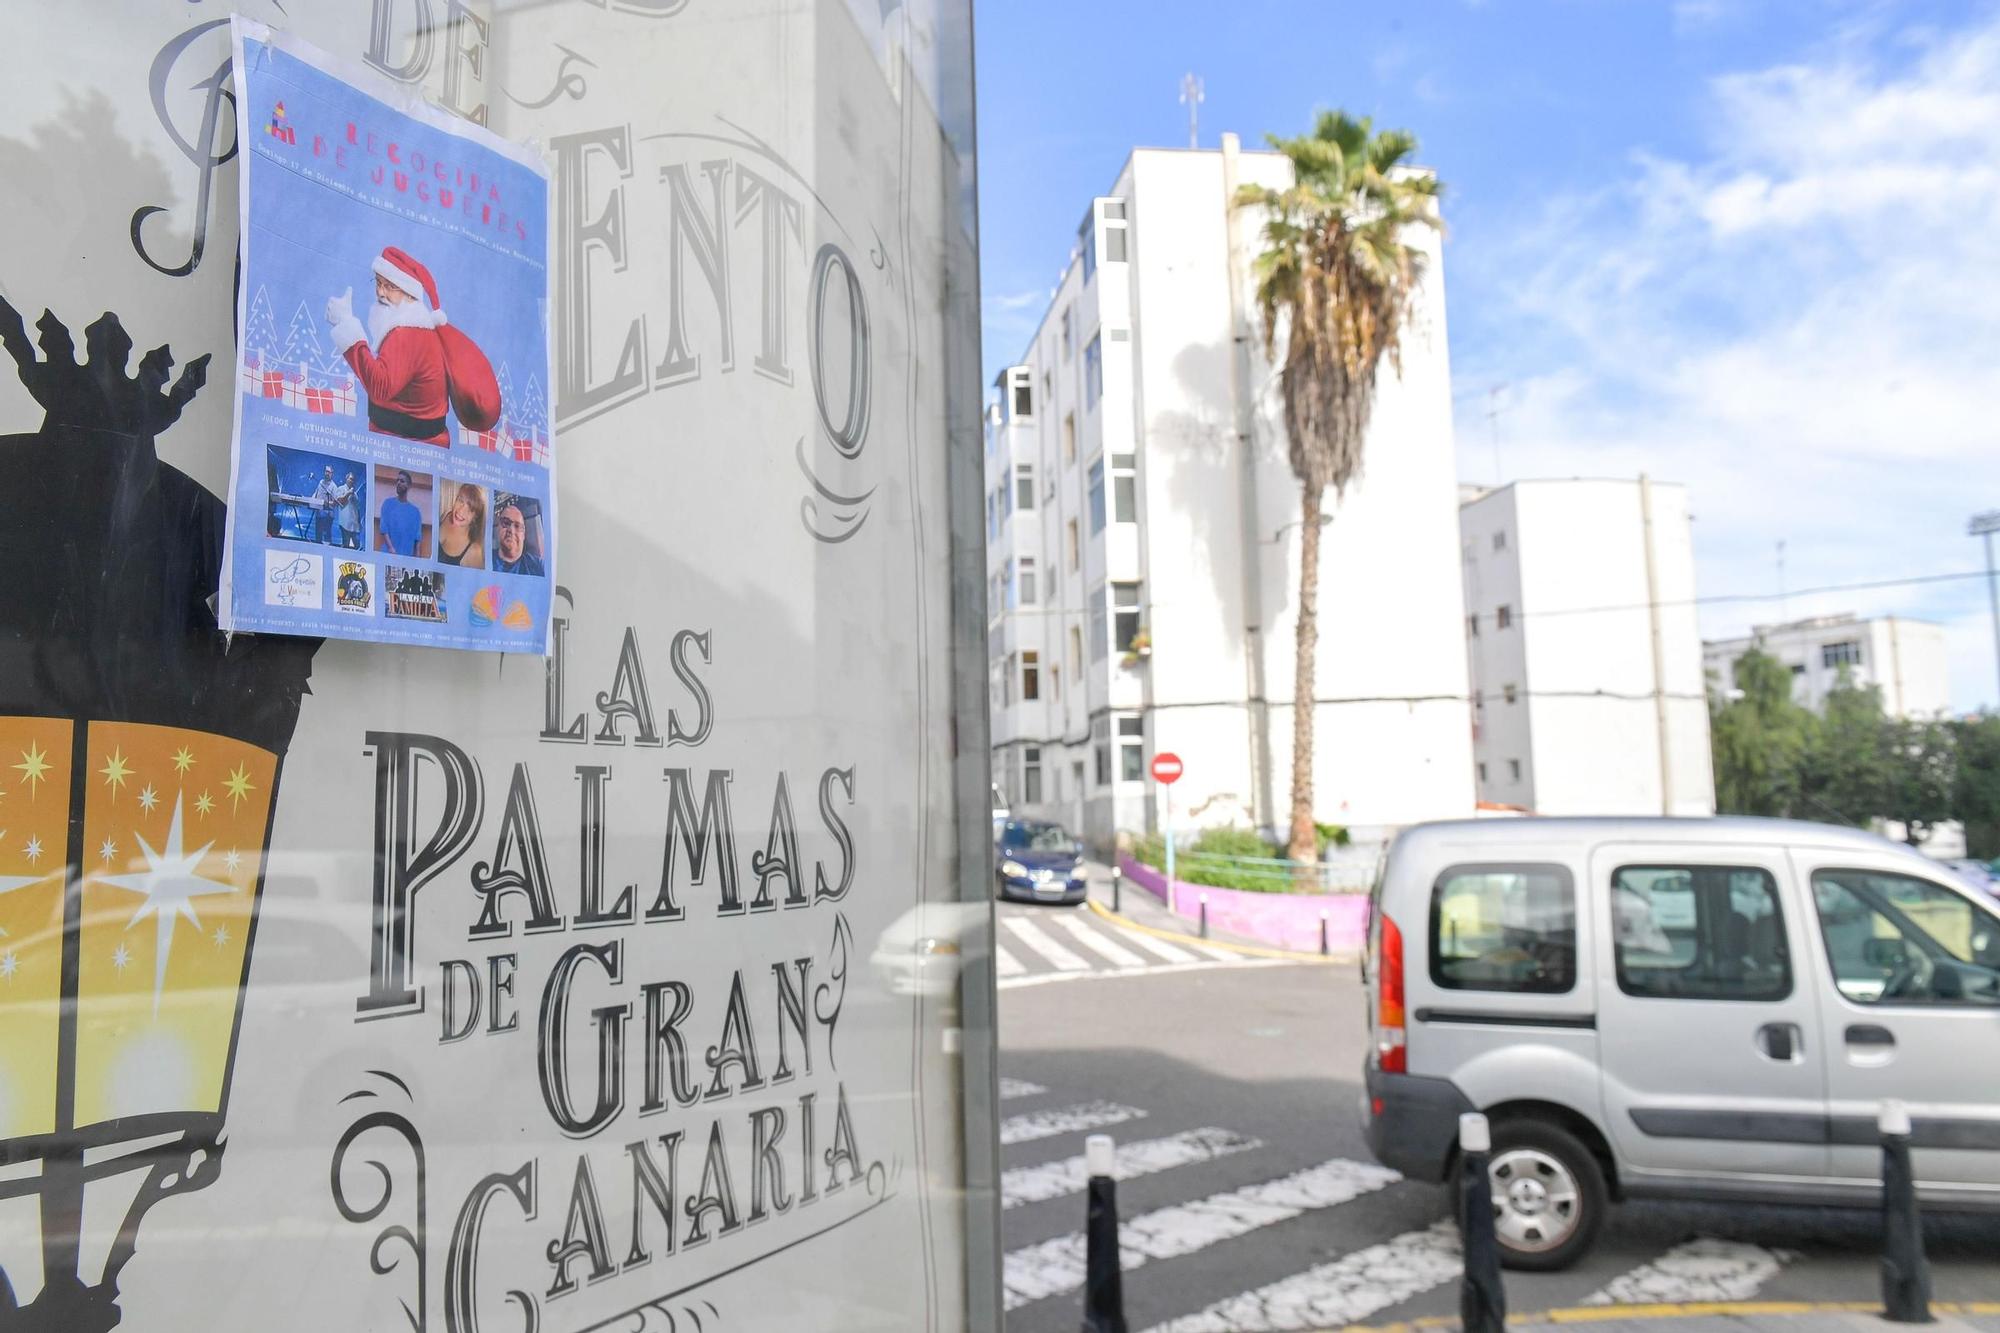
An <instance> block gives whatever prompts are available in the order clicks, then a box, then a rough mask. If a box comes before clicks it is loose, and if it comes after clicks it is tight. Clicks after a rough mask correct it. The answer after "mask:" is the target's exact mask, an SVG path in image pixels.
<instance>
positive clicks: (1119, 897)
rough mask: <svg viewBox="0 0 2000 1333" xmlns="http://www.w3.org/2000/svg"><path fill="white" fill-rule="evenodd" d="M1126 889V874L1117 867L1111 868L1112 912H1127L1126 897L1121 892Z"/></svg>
mask: <svg viewBox="0 0 2000 1333" xmlns="http://www.w3.org/2000/svg"><path fill="white" fill-rule="evenodd" d="M1124 887H1125V872H1124V871H1123V870H1120V869H1119V868H1118V867H1117V866H1113V867H1111V910H1112V911H1114V912H1122V911H1124V910H1125V900H1124V895H1123V894H1122V893H1121V892H1120V890H1122V889H1123V888H1124Z"/></svg>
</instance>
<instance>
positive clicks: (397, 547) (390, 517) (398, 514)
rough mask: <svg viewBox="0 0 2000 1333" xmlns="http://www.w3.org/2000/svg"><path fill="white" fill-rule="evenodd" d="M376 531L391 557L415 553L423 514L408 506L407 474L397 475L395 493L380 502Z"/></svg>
mask: <svg viewBox="0 0 2000 1333" xmlns="http://www.w3.org/2000/svg"><path fill="white" fill-rule="evenodd" d="M378 529H379V531H380V532H381V534H382V544H383V546H384V547H385V548H386V549H387V550H388V552H389V553H390V554H391V555H415V554H417V544H418V542H420V541H422V540H423V535H424V511H423V510H421V509H419V508H417V507H416V506H415V505H413V504H411V503H410V474H409V473H407V472H403V471H398V472H397V473H396V494H395V496H394V498H392V499H388V500H384V501H383V502H382V513H381V516H380V520H379V522H378Z"/></svg>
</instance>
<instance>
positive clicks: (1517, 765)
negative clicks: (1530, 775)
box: [1507, 759, 1521, 782]
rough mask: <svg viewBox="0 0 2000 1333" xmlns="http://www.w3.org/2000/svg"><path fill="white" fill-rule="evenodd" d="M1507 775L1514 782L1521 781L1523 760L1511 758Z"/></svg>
mask: <svg viewBox="0 0 2000 1333" xmlns="http://www.w3.org/2000/svg"><path fill="white" fill-rule="evenodd" d="M1507 777H1508V780H1509V781H1512V782H1519V781H1520V780H1521V761H1520V760H1518V759H1509V760H1508V761H1507Z"/></svg>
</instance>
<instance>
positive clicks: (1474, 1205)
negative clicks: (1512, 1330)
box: [1458, 1111, 1507, 1333]
mask: <svg viewBox="0 0 2000 1333" xmlns="http://www.w3.org/2000/svg"><path fill="white" fill-rule="evenodd" d="M1492 1151H1493V1130H1492V1127H1491V1126H1489V1125H1488V1124H1487V1123H1486V1117H1485V1116H1483V1115H1481V1114H1479V1112H1477V1111H1468V1112H1466V1113H1465V1114H1464V1115H1462V1116H1460V1117H1459V1118H1458V1230H1459V1235H1460V1237H1461V1238H1462V1239H1463V1241H1464V1244H1465V1277H1464V1278H1463V1280H1462V1281H1461V1282H1460V1283H1459V1288H1458V1318H1459V1323H1460V1325H1461V1328H1462V1330H1463V1333H1504V1330H1505V1329H1506V1327H1507V1292H1506V1289H1505V1288H1504V1287H1503V1286H1501V1283H1500V1243H1499V1242H1498V1241H1497V1240H1495V1239H1494V1236H1493V1177H1492V1176H1491V1175H1490V1174H1489V1172H1490V1169H1491V1157H1490V1154H1491V1153H1492Z"/></svg>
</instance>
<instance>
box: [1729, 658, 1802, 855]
mask: <svg viewBox="0 0 2000 1333" xmlns="http://www.w3.org/2000/svg"><path fill="white" fill-rule="evenodd" d="M1710 709H1711V711H1710V715H1709V735H1710V737H1711V743H1712V746H1713V748H1714V752H1715V804H1716V808H1717V809H1718V810H1720V811H1722V812H1723V813H1724V814H1732V815H1772V816H1779V817H1800V818H1809V817H1810V816H1808V815H1806V814H1805V813H1804V811H1805V805H1806V801H1805V791H1804V769H1805V757H1806V753H1807V751H1808V749H1809V748H1810V746H1811V744H1812V741H1813V733H1814V732H1815V730H1816V729H1817V724H1818V719H1817V718H1815V717H1814V716H1813V715H1812V713H1811V711H1810V710H1808V709H1805V708H1802V707H1800V706H1799V705H1798V704H1796V703H1794V702H1793V701H1792V673H1791V672H1790V671H1789V670H1787V669H1786V667H1785V664H1784V663H1782V662H1780V661H1778V659H1776V658H1775V657H1772V656H1770V655H1769V654H1767V653H1764V652H1762V651H1760V650H1758V649H1755V648H1752V649H1751V650H1750V651H1749V652H1747V653H1745V654H1744V655H1743V656H1742V657H1741V658H1739V659H1738V660H1737V663H1736V693H1735V696H1734V697H1732V698H1730V699H1729V700H1728V701H1727V702H1726V703H1722V704H1720V705H1713V704H1712V705H1711V706H1710Z"/></svg>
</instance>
